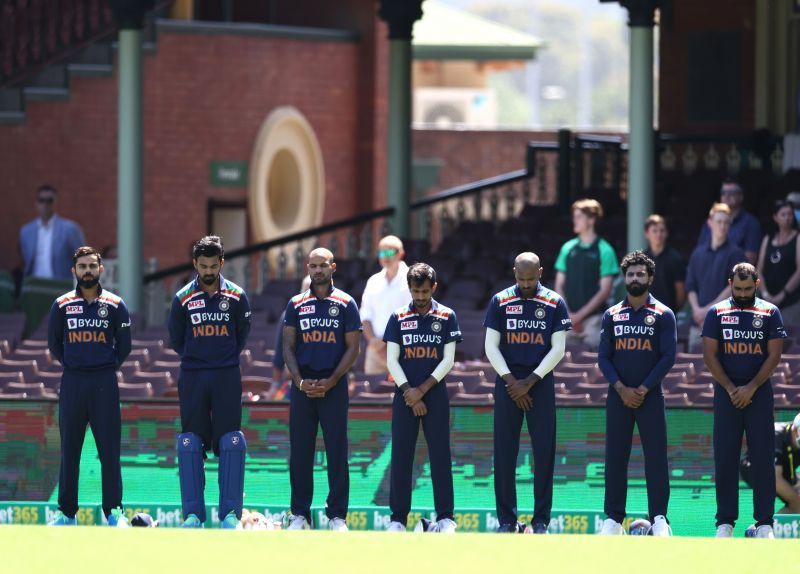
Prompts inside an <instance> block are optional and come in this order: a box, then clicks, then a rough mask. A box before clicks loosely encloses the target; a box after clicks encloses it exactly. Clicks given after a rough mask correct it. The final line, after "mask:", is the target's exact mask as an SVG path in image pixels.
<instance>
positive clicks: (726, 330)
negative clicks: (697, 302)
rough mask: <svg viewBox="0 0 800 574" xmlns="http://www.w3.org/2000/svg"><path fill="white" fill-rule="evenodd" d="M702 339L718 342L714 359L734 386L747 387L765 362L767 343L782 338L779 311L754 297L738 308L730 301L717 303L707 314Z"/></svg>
mask: <svg viewBox="0 0 800 574" xmlns="http://www.w3.org/2000/svg"><path fill="white" fill-rule="evenodd" d="M703 337H710V338H712V339H716V340H717V341H719V350H718V352H717V356H718V357H719V362H720V363H721V364H722V368H723V370H724V371H725V373H726V374H727V375H728V377H729V378H730V380H731V382H732V383H733V384H734V385H737V386H739V385H746V384H747V383H749V382H750V381H751V380H752V379H753V377H755V376H756V374H757V373H758V371H759V369H761V365H763V364H764V361H765V360H766V359H767V342H768V341H770V340H772V339H783V338H785V337H786V330H785V329H784V328H783V319H782V318H781V312H780V311H779V310H778V308H777V307H776V306H775V305H773V304H772V303H768V302H766V301H764V300H763V299H758V298H756V300H755V302H754V303H753V305H752V306H751V307H748V308H746V309H741V308H739V307H737V306H736V303H734V301H733V298H731V297H729V298H728V299H726V300H725V301H722V302H720V303H717V304H716V305H714V306H713V307H711V309H709V310H708V313H707V314H706V320H705V322H704V323H703Z"/></svg>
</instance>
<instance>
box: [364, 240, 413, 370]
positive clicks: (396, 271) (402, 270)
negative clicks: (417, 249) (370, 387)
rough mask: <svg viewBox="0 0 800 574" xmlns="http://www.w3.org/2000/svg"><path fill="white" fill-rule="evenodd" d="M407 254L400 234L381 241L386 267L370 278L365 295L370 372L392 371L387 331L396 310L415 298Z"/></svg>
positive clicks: (380, 257) (366, 356)
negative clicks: (387, 324)
mask: <svg viewBox="0 0 800 574" xmlns="http://www.w3.org/2000/svg"><path fill="white" fill-rule="evenodd" d="M404 256H405V251H403V242H402V241H400V238H399V237H395V236H394V235H387V236H386V237H384V238H383V239H381V240H380V242H379V243H378V262H379V263H380V265H381V267H382V268H383V269H382V270H381V271H379V272H378V273H376V274H375V275H373V276H372V277H370V278H369V279H368V280H367V286H366V287H365V288H364V295H363V296H362V298H361V323H362V325H363V327H364V336H365V337H366V339H367V350H366V353H365V354H364V372H365V373H367V374H381V373H388V372H389V369H388V367H387V366H386V343H384V342H383V332H384V330H385V329H386V323H388V321H389V316H390V315H391V314H392V312H394V311H395V310H396V309H398V308H399V307H402V306H403V305H406V304H407V303H408V301H409V299H410V298H411V293H410V291H409V290H408V281H407V278H406V275H407V274H408V265H406V264H405V262H404V261H403V257H404Z"/></svg>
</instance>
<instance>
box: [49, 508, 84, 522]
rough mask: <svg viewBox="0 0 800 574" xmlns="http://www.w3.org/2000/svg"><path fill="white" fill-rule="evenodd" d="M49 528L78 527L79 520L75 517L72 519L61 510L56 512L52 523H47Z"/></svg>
mask: <svg viewBox="0 0 800 574" xmlns="http://www.w3.org/2000/svg"><path fill="white" fill-rule="evenodd" d="M47 525H48V526H77V525H78V520H77V519H76V518H75V517H74V516H73V517H72V518H70V517H69V516H67V515H66V514H64V513H63V512H61V511H60V510H56V515H55V517H54V518H53V520H51V521H50V522H48V523H47Z"/></svg>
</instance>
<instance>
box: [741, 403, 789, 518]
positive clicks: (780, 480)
mask: <svg viewBox="0 0 800 574" xmlns="http://www.w3.org/2000/svg"><path fill="white" fill-rule="evenodd" d="M798 466H800V413H798V414H797V416H796V417H794V421H792V422H780V423H775V496H776V498H779V499H780V500H782V501H783V504H784V507H783V508H781V509H780V510H779V511H778V514H800V481H798V479H797V467H798ZM739 474H740V475H741V477H742V480H743V481H745V482H746V483H747V485H748V486H749V487H750V488H752V487H753V483H752V477H751V473H750V453H749V452H748V453H747V454H745V455H744V457H743V458H742V462H741V463H740V465H739Z"/></svg>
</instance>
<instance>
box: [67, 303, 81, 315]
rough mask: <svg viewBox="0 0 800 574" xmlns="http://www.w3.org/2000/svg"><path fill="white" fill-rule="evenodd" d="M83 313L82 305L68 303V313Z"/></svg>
mask: <svg viewBox="0 0 800 574" xmlns="http://www.w3.org/2000/svg"><path fill="white" fill-rule="evenodd" d="M81 313H83V306H82V305H67V315H80V314H81Z"/></svg>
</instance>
